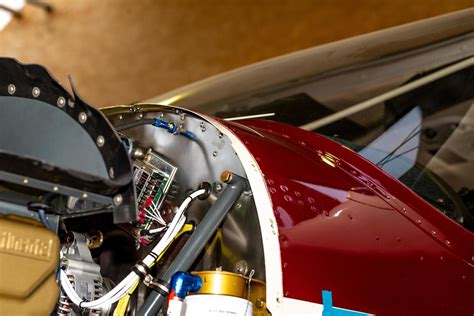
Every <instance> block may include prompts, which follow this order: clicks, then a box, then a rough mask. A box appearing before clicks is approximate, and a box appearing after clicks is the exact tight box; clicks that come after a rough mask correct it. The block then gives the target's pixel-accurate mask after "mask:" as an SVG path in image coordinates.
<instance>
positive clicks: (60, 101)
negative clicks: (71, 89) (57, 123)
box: [56, 97, 66, 108]
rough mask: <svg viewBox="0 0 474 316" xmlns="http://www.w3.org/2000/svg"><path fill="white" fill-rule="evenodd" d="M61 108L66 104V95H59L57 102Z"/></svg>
mask: <svg viewBox="0 0 474 316" xmlns="http://www.w3.org/2000/svg"><path fill="white" fill-rule="evenodd" d="M56 103H57V104H58V106H59V107H60V108H62V107H63V106H64V105H65V104H66V99H64V97H59V98H58V102H56Z"/></svg>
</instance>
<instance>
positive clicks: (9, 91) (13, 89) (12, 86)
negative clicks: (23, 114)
mask: <svg viewBox="0 0 474 316" xmlns="http://www.w3.org/2000/svg"><path fill="white" fill-rule="evenodd" d="M7 90H8V93H9V94H15V91H16V87H15V85H14V84H9V85H8V88H7Z"/></svg>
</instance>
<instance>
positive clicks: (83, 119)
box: [79, 112, 87, 124]
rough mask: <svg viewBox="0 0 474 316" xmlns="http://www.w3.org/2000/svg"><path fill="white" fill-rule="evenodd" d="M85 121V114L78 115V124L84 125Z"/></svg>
mask: <svg viewBox="0 0 474 316" xmlns="http://www.w3.org/2000/svg"><path fill="white" fill-rule="evenodd" d="M86 121H87V114H86V113H84V112H81V113H79V123H81V124H84V123H85V122H86Z"/></svg>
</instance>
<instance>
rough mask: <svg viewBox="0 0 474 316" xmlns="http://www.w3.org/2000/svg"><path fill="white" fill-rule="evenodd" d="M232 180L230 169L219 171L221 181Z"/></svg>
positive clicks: (227, 181)
mask: <svg viewBox="0 0 474 316" xmlns="http://www.w3.org/2000/svg"><path fill="white" fill-rule="evenodd" d="M231 180H232V171H230V170H226V171H224V172H222V173H221V181H222V182H224V183H229V182H230V181H231Z"/></svg>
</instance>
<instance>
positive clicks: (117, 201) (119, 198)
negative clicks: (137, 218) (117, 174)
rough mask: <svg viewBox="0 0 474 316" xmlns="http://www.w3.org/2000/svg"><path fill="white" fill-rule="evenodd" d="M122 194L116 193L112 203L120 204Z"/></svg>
mask: <svg viewBox="0 0 474 316" xmlns="http://www.w3.org/2000/svg"><path fill="white" fill-rule="evenodd" d="M122 200H123V198H122V195H121V194H117V195H116V196H114V205H115V206H117V205H120V204H122Z"/></svg>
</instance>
